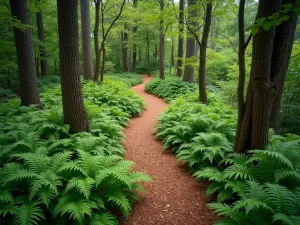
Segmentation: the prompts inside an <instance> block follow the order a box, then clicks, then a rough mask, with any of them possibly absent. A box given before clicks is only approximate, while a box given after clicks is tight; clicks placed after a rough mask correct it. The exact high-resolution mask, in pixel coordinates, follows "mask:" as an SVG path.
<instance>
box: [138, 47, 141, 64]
mask: <svg viewBox="0 0 300 225" xmlns="http://www.w3.org/2000/svg"><path fill="white" fill-rule="evenodd" d="M138 62H139V63H140V62H142V49H141V48H139V54H138Z"/></svg>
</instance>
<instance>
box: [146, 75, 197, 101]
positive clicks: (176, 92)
mask: <svg viewBox="0 0 300 225" xmlns="http://www.w3.org/2000/svg"><path fill="white" fill-rule="evenodd" d="M196 89H197V85H196V84H195V83H187V82H183V81H182V80H180V79H176V78H168V79H166V80H160V79H153V80H151V81H150V82H149V83H147V84H146V86H145V91H146V92H147V93H149V94H153V95H155V96H157V97H159V98H162V99H164V100H165V101H166V102H170V101H172V100H173V99H175V98H177V97H180V96H182V95H184V94H186V93H188V92H194V91H195V90H196Z"/></svg>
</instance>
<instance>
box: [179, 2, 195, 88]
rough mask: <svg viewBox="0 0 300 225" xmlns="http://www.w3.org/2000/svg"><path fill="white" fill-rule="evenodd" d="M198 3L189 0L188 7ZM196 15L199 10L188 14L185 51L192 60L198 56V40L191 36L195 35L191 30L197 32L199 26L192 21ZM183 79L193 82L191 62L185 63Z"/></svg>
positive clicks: (190, 11) (186, 56)
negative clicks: (196, 47) (196, 49)
mask: <svg viewBox="0 0 300 225" xmlns="http://www.w3.org/2000/svg"><path fill="white" fill-rule="evenodd" d="M195 4H196V1H195V0H188V7H189V8H190V9H191V8H192V7H194V6H195ZM195 17H197V10H195V9H194V10H189V14H188V23H189V27H190V29H189V31H188V37H187V38H186V52H185V58H186V59H187V60H189V61H191V60H192V58H193V57H195V56H196V51H195V46H196V42H195V39H194V38H193V37H191V35H194V34H193V33H192V32H191V30H193V31H194V32H195V33H196V27H197V23H196V22H193V23H192V22H191V21H193V20H194V21H195V19H194V18H195ZM182 80H183V81H185V82H190V83H191V82H193V81H194V66H193V65H191V64H190V63H187V62H186V63H185V67H184V75H183V79H182Z"/></svg>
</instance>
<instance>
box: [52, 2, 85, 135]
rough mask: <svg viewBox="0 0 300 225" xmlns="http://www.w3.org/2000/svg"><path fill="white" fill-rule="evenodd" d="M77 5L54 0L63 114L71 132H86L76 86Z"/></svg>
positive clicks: (78, 88) (79, 85)
mask: <svg viewBox="0 0 300 225" xmlns="http://www.w3.org/2000/svg"><path fill="white" fill-rule="evenodd" d="M77 5H78V2H77V1H74V0H57V12H58V13H57V14H58V33H59V58H60V72H61V87H62V102H63V112H64V121H65V123H66V124H69V125H70V132H71V133H78V132H85V131H86V132H88V131H89V124H88V118H87V113H86V111H85V108H84V105H83V97H82V91H81V84H80V70H79V52H78V49H79V46H78V15H77Z"/></svg>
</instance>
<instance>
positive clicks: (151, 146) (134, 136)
mask: <svg viewBox="0 0 300 225" xmlns="http://www.w3.org/2000/svg"><path fill="white" fill-rule="evenodd" d="M143 79H144V82H143V84H140V85H138V86H135V87H133V88H132V90H134V91H135V92H136V93H137V94H138V95H140V96H141V97H142V98H144V99H145V101H146V104H147V109H146V110H145V112H144V113H143V114H142V115H140V116H138V117H136V118H134V119H132V120H131V122H130V123H129V126H128V127H127V129H126V130H125V136H126V142H125V143H124V146H125V148H126V158H127V159H129V160H132V161H134V162H136V167H135V168H136V169H137V170H138V171H142V172H144V173H146V174H148V175H150V176H151V177H152V178H153V180H154V181H153V182H151V183H146V184H143V186H144V187H145V190H146V194H145V196H144V197H142V198H141V201H140V202H139V203H138V204H136V205H135V206H134V207H133V210H132V213H131V215H130V216H129V218H128V220H127V221H126V222H124V223H123V224H124V225H152V224H153V225H154V224H155V225H201V224H203V225H204V224H205V225H210V224H213V221H214V220H215V218H216V216H214V215H213V213H212V211H210V210H209V209H208V208H207V206H206V197H205V187H204V185H203V184H202V185H201V183H199V182H197V181H195V179H194V178H193V177H192V176H191V175H190V174H188V173H187V170H186V169H185V167H184V166H183V165H182V163H180V162H178V161H177V160H176V157H175V156H174V155H173V154H172V153H170V152H163V151H162V143H161V141H159V140H156V139H155V135H154V127H155V125H156V124H157V120H156V117H157V116H158V115H159V114H160V113H161V112H163V111H164V110H165V109H166V107H167V103H165V102H164V101H163V100H161V99H159V98H157V97H155V96H153V95H150V94H147V93H145V92H144V86H145V83H147V82H149V81H150V80H151V79H152V78H151V77H147V76H143Z"/></svg>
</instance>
